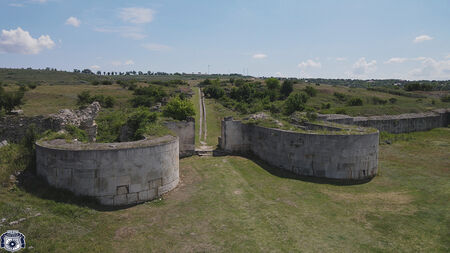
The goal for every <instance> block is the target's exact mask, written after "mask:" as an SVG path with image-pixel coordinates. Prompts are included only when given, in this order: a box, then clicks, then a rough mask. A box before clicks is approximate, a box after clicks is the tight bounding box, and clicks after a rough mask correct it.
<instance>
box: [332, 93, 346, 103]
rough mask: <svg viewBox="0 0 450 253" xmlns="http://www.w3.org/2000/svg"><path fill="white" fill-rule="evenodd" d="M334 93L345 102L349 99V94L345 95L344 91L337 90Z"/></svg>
mask: <svg viewBox="0 0 450 253" xmlns="http://www.w3.org/2000/svg"><path fill="white" fill-rule="evenodd" d="M333 95H334V96H335V97H336V98H337V99H338V100H339V101H341V102H344V101H346V100H347V95H345V94H343V93H340V92H335V93H334V94H333Z"/></svg>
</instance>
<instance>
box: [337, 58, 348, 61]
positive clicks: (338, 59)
mask: <svg viewBox="0 0 450 253" xmlns="http://www.w3.org/2000/svg"><path fill="white" fill-rule="evenodd" d="M346 60H347V58H345V57H337V58H336V61H346Z"/></svg>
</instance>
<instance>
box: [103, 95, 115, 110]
mask: <svg viewBox="0 0 450 253" xmlns="http://www.w3.org/2000/svg"><path fill="white" fill-rule="evenodd" d="M115 103H116V100H115V99H114V98H113V97H111V96H107V97H106V98H105V106H104V107H106V108H111V107H114V104H115Z"/></svg>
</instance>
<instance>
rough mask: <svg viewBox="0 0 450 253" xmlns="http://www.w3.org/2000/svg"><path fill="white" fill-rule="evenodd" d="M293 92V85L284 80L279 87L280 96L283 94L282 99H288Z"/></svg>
mask: <svg viewBox="0 0 450 253" xmlns="http://www.w3.org/2000/svg"><path fill="white" fill-rule="evenodd" d="M293 90H294V83H293V82H292V81H291V80H284V81H283V84H282V85H281V90H280V92H281V94H283V96H284V97H288V96H289V95H290V94H291V92H292V91H293Z"/></svg>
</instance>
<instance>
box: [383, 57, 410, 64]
mask: <svg viewBox="0 0 450 253" xmlns="http://www.w3.org/2000/svg"><path fill="white" fill-rule="evenodd" d="M407 60H408V58H401V57H393V58H391V59H389V60H387V61H386V62H385V63H387V64H389V63H403V62H405V61H407Z"/></svg>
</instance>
